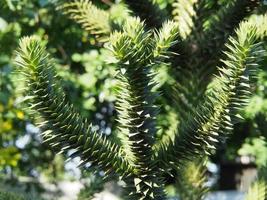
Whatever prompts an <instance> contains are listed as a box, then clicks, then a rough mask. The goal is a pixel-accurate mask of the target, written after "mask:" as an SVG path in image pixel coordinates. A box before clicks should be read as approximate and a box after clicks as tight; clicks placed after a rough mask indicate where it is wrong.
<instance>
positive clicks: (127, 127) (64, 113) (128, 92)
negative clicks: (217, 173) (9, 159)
mask: <svg viewBox="0 0 267 200" xmlns="http://www.w3.org/2000/svg"><path fill="white" fill-rule="evenodd" d="M147 2H148V3H144V4H142V2H141V1H126V3H128V4H129V7H130V8H132V9H133V10H134V11H135V12H136V13H137V14H138V13H139V12H140V13H141V14H140V17H141V19H148V20H147V21H145V22H143V21H141V20H140V19H139V18H136V17H131V16H129V15H127V14H126V15H125V19H118V18H116V17H114V16H113V15H114V13H113V12H111V11H104V10H100V9H98V8H97V7H96V6H94V5H93V4H92V3H91V2H90V1H88V0H80V1H74V2H73V3H67V4H64V5H63V6H62V7H61V9H63V10H64V11H65V13H67V14H70V16H71V17H72V18H74V19H75V20H77V21H78V22H79V23H81V24H82V25H83V27H84V28H85V29H86V30H88V31H89V32H90V33H92V34H95V35H96V36H97V37H98V38H101V41H103V42H106V43H107V47H108V48H109V49H110V50H111V52H112V53H113V57H114V62H115V63H116V66H117V74H116V78H117V80H118V81H119V88H118V90H119V91H118V94H117V104H116V105H117V106H116V108H117V112H118V123H119V127H118V129H119V131H118V138H120V139H121V141H120V142H119V143H117V142H116V141H111V140H108V139H107V138H106V137H105V136H104V135H102V134H101V133H99V132H97V131H95V130H94V129H93V127H92V125H91V124H90V123H89V122H87V120H86V119H84V118H83V117H81V115H80V114H79V113H78V112H77V111H76V110H75V108H74V107H73V106H72V105H71V103H69V102H67V100H66V98H65V95H64V92H63V91H62V89H61V87H60V82H59V81H58V80H57V79H58V78H57V74H56V72H55V69H54V66H53V63H54V61H53V60H52V59H51V56H50V55H49V54H48V53H47V52H46V49H45V45H44V44H43V43H42V42H41V41H39V40H38V39H37V38H36V37H25V38H23V39H22V40H21V42H20V48H19V50H18V51H17V58H16V64H17V66H18V69H19V71H20V73H21V74H22V75H23V76H24V77H25V83H26V91H27V99H28V100H29V101H30V104H31V108H32V110H35V111H37V113H38V114H39V116H40V117H41V119H42V120H41V123H40V126H41V128H42V130H43V131H44V132H43V137H44V138H45V141H46V142H48V143H49V144H51V146H52V147H54V148H55V149H56V150H57V151H59V152H67V151H69V150H74V151H73V153H72V154H71V155H70V157H71V158H74V157H77V156H79V157H80V158H81V164H80V165H81V166H84V165H85V164H87V163H90V164H91V165H92V166H91V167H92V168H93V169H97V170H103V171H104V172H105V175H106V177H112V176H113V175H115V176H118V177H119V178H120V179H121V180H122V181H124V183H125V192H126V194H127V199H140V200H141V199H145V200H149V199H151V200H153V199H156V200H159V199H166V194H165V192H164V185H165V180H164V174H165V173H171V172H172V171H173V170H177V169H181V168H183V167H184V165H186V164H187V163H188V161H190V160H195V159H196V158H198V159H199V157H200V158H202V157H203V156H204V155H207V154H210V153H212V152H213V151H214V149H215V148H216V145H217V144H218V142H219V141H220V140H222V139H224V138H225V137H226V136H227V134H228V132H229V131H230V130H231V129H232V128H233V124H234V123H235V122H236V121H238V120H239V118H240V117H239V114H238V111H239V110H240V108H242V106H244V105H245V104H246V102H247V100H248V97H249V95H250V87H251V84H252V83H253V79H254V78H255V73H256V71H257V68H258V65H259V63H260V61H261V59H262V58H263V56H265V55H266V54H265V51H264V50H263V49H262V46H261V43H259V41H260V40H261V39H263V38H264V37H266V33H267V26H264V24H265V23H266V21H267V15H259V16H257V21H258V22H259V23H256V24H255V23H253V22H254V21H253V20H245V21H243V22H241V23H239V21H240V20H242V19H243V17H244V16H246V15H247V14H248V13H249V11H247V9H248V8H249V9H252V8H254V7H255V6H256V5H257V4H256V3H255V2H254V1H234V2H232V3H226V5H225V7H223V8H221V9H220V10H219V12H217V13H216V14H214V15H212V17H211V19H209V20H208V21H206V18H207V16H205V15H206V13H208V12H211V10H212V8H213V9H214V6H215V5H210V4H209V3H208V2H212V1H203V2H204V3H197V1H188V2H187V3H186V2H184V3H182V2H183V1H179V2H178V3H177V4H176V8H177V9H178V10H179V9H180V11H181V10H184V11H186V13H187V12H188V13H187V14H188V15H185V14H182V13H181V12H178V13H179V14H178V15H177V16H176V18H175V20H176V21H166V22H164V23H163V24H162V25H161V22H162V21H165V18H164V16H166V15H165V14H164V13H162V14H157V17H156V18H151V16H152V14H153V13H154V14H156V13H158V12H160V10H159V8H157V6H156V4H153V3H149V2H150V1H147ZM242 2H246V3H242ZM254 3H255V4H254ZM138 5H141V7H139V6H138ZM184 6H187V7H184ZM215 7H216V6H215ZM242 7H243V8H244V9H245V10H244V12H240V13H238V15H237V16H235V17H234V16H231V17H234V18H233V19H232V18H231V19H229V18H228V15H229V12H230V13H232V12H235V10H236V9H241V8H242ZM138 8H140V10H139V9H138ZM155 9H156V10H158V11H157V12H156V11H155ZM192 9H193V11H192ZM194 9H196V10H194ZM143 11H146V12H143ZM190 13H191V14H190ZM202 13H203V14H202ZM207 22H209V23H208V24H207ZM223 22H227V23H228V22H229V23H230V25H231V26H230V27H229V26H228V25H229V24H227V23H225V24H224V23H223ZM238 24H239V25H238ZM225 25H227V26H225ZM236 25H238V27H237V28H236V29H235V32H234V33H233V31H232V29H234V27H235V26H236ZM183 26H186V27H187V29H185V28H184V27H183ZM151 27H155V28H156V29H154V30H153V29H151V30H150V29H149V28H151ZM223 29H225V31H226V33H224V32H223ZM228 29H229V30H231V31H228ZM230 34H232V36H230V37H229V38H228V36H229V35H230ZM215 36H216V37H215ZM226 38H227V42H226ZM210 40H211V41H210ZM177 41H178V42H177ZM224 42H226V45H225V47H223V48H222V46H223V43H224ZM222 49H223V54H222V53H221V51H222ZM173 52H174V54H173ZM180 52H181V54H182V55H181V56H179V55H176V54H177V53H180ZM168 62H170V63H171V64H170V66H172V67H171V69H170V72H172V75H173V76H174V78H175V80H176V81H177V86H176V87H175V88H176V89H175V90H172V91H173V93H174V94H175V95H174V96H175V97H174V98H175V101H173V102H175V103H173V104H172V105H173V106H174V109H175V111H176V112H177V116H178V117H179V123H176V124H175V126H176V127H175V128H174V129H173V130H174V131H173V134H171V135H168V134H165V135H164V136H163V137H160V138H158V137H157V136H158V135H157V132H158V126H157V123H156V122H157V121H156V118H157V116H158V113H159V109H158V106H157V105H156V104H155V101H156V100H157V98H158V97H159V96H160V95H159V92H158V91H155V86H157V83H156V82H155V78H154V77H155V75H156V70H155V68H156V67H157V66H159V65H164V64H167V63H168ZM213 65H215V66H217V65H218V66H219V67H218V68H217V69H218V71H217V72H218V73H216V75H214V76H212V75H211V73H208V75H209V76H207V77H206V79H203V75H204V74H205V75H206V74H207V73H206V72H207V71H208V72H215V71H216V70H215V68H213V69H211V70H210V69H208V70H207V68H209V67H210V66H213ZM197 67H198V68H197ZM192 95H193V96H192ZM163 134H164V133H163ZM94 167H96V168H94ZM199 169H201V168H199ZM199 171H200V172H199V173H200V177H202V176H203V175H202V174H201V173H202V172H201V170H199ZM178 175H179V173H178ZM180 175H181V176H184V175H185V174H180ZM178 178H179V177H178ZM182 180H184V181H187V180H186V176H184V178H183V179H182ZM189 183H190V182H189ZM189 187H190V184H189ZM196 192H197V193H199V194H196V195H195V196H194V197H192V198H190V199H194V198H202V197H203V194H204V193H205V192H206V189H199V190H196Z"/></svg>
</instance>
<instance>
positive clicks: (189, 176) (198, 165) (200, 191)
mask: <svg viewBox="0 0 267 200" xmlns="http://www.w3.org/2000/svg"><path fill="white" fill-rule="evenodd" d="M203 160H205V159H203V158H202V159H196V160H195V161H193V162H192V161H189V162H186V163H185V164H184V165H183V166H182V167H181V169H179V171H178V176H177V179H178V180H177V184H176V185H177V186H176V189H177V191H178V194H179V197H180V198H181V199H183V200H197V199H199V200H201V199H204V198H205V196H206V194H207V193H208V188H207V187H206V186H205V183H206V182H207V177H206V174H205V173H206V168H205V165H204V164H203V163H202V162H203Z"/></svg>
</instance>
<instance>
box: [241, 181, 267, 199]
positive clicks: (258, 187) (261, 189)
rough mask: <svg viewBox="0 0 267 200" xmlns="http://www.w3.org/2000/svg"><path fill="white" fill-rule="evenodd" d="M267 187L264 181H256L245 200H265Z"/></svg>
mask: <svg viewBox="0 0 267 200" xmlns="http://www.w3.org/2000/svg"><path fill="white" fill-rule="evenodd" d="M266 192H267V185H266V182H264V181H256V182H255V183H254V184H253V185H252V186H251V187H250V188H249V191H248V193H247V194H246V197H245V200H265V199H266V196H267V194H266Z"/></svg>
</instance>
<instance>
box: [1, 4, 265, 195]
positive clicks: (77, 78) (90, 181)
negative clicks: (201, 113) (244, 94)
mask: <svg viewBox="0 0 267 200" xmlns="http://www.w3.org/2000/svg"><path fill="white" fill-rule="evenodd" d="M59 1H60V0H19V1H18V0H1V1H0V89H1V90H0V183H1V184H0V188H1V189H0V191H4V190H9V191H10V190H13V191H17V190H19V191H20V192H31V194H32V195H33V197H29V198H35V199H36V196H39V194H40V193H42V192H43V191H44V188H43V184H42V183H41V182H42V181H41V180H46V181H47V182H49V183H54V184H57V183H58V181H62V180H66V179H67V180H83V181H81V182H82V183H83V185H84V186H85V189H82V190H81V192H80V194H79V199H88V198H89V197H90V196H92V195H93V194H94V192H98V191H101V190H102V189H103V184H104V183H103V181H102V179H101V178H99V177H101V173H100V174H95V175H92V174H91V173H85V172H83V171H79V170H77V167H76V166H77V163H78V162H79V161H77V160H73V161H70V162H67V163H66V162H65V161H64V155H55V153H54V152H53V151H52V150H51V149H50V148H49V147H48V146H47V145H46V144H45V143H42V138H41V137H40V136H39V132H40V130H39V129H38V128H37V127H36V126H35V122H34V121H33V119H32V118H30V117H29V111H28V110H27V109H22V106H21V102H23V96H22V94H21V93H20V92H19V91H18V88H19V87H18V86H20V85H19V81H16V82H14V79H15V80H17V79H18V78H19V77H18V76H17V75H16V74H15V73H14V66H13V64H12V60H13V58H14V50H15V49H16V48H17V46H18V41H19V39H20V38H21V37H22V36H26V35H32V34H35V35H37V36H38V37H40V38H41V39H42V40H43V41H46V42H47V44H48V51H49V52H50V53H51V54H52V55H53V57H54V58H55V60H56V63H57V66H56V67H57V70H58V72H59V75H60V76H61V77H62V85H63V88H64V90H65V92H66V94H67V97H68V99H69V100H70V101H71V102H72V103H74V105H75V106H76V108H77V109H78V110H79V112H81V113H82V115H84V116H86V117H87V118H88V120H89V121H91V122H92V123H93V124H94V128H95V129H100V130H101V131H102V132H103V133H105V134H107V135H109V136H110V137H113V138H114V140H116V137H115V135H116V134H111V133H114V132H116V130H115V128H114V124H116V121H115V115H116V113H115V112H114V102H115V100H116V99H115V93H116V84H117V83H116V80H115V78H114V75H115V67H114V66H113V65H112V64H109V58H110V53H109V51H108V50H107V49H105V48H103V47H102V44H101V43H98V42H97V40H96V39H95V38H94V36H92V35H89V34H88V33H87V32H85V31H83V30H82V28H81V27H80V26H79V25H77V24H76V23H75V22H73V21H72V20H69V19H68V18H67V17H65V16H63V15H62V14H61V13H60V12H58V11H57V10H56V5H57V3H58V2H59ZM157 1H158V3H160V6H161V8H166V9H169V10H171V3H172V2H173V1H174V0H157ZM93 2H94V3H95V4H97V5H98V6H99V7H101V8H103V9H106V8H109V4H110V3H114V1H109V0H103V1H99V0H95V1H93ZM222 2H223V1H222ZM115 3H120V1H115ZM119 9H123V8H119ZM116 13H117V15H119V14H120V13H122V14H125V12H120V10H116ZM266 49H267V44H266ZM263 62H264V65H263V66H265V67H264V68H263V69H261V71H260V73H259V78H258V81H257V84H256V85H255V88H254V90H255V92H254V94H253V96H252V98H251V101H250V103H249V105H248V106H247V107H246V108H245V109H244V110H243V112H242V116H243V117H244V119H245V120H244V121H243V122H241V123H239V124H237V125H236V126H235V129H234V134H233V135H232V136H230V137H229V140H228V142H227V143H226V144H224V145H223V146H222V147H221V148H220V149H219V150H218V153H217V154H216V156H213V157H212V159H211V160H212V161H213V162H215V163H217V164H219V165H220V164H221V163H222V162H235V161H236V159H237V158H238V157H240V156H250V158H252V160H253V161H254V162H255V163H256V165H257V166H259V167H262V166H264V165H265V164H266V163H267V143H266V137H267V69H266V65H267V60H264V61H263ZM158 71H159V75H158V76H157V77H156V78H157V80H158V81H159V83H160V87H161V90H164V85H165V84H164V83H165V82H168V83H169V84H171V83H172V81H174V80H172V79H171V77H169V76H168V73H167V68H166V66H162V67H160V68H159V69H158ZM166 90H167V89H166ZM164 102H165V100H164V98H162V99H160V100H159V103H161V104H164ZM162 110H163V112H162V113H161V115H160V116H159V117H158V120H159V123H160V125H161V127H162V128H163V129H171V128H172V127H175V124H176V123H177V122H176V121H175V119H176V116H175V113H174V112H171V107H170V106H168V105H165V106H164V107H162ZM164 111H166V112H164ZM166 113H168V115H167V114H166ZM170 125H172V126H170ZM170 132H171V130H170ZM170 182H171V181H170ZM57 194H58V193H57ZM1 195H5V194H4V193H1V192H0V199H2V198H1ZM9 195H10V196H11V197H5V198H6V199H14V198H13V197H12V194H9ZM14 195H15V194H14ZM20 198H22V197H16V198H15V199H20ZM50 199H51V197H50Z"/></svg>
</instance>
